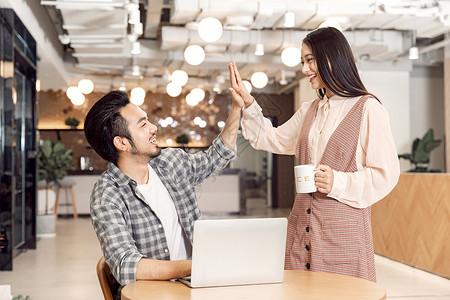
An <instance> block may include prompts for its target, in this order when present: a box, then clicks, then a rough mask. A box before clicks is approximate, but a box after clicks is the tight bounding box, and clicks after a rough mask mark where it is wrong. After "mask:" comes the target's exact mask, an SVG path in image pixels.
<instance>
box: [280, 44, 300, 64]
mask: <svg viewBox="0 0 450 300" xmlns="http://www.w3.org/2000/svg"><path fill="white" fill-rule="evenodd" d="M301 55H302V54H301V52H300V49H298V48H297V47H287V48H286V49H284V50H283V52H281V61H282V62H283V64H285V65H286V66H288V67H295V66H296V65H298V64H299V63H300V57H301Z"/></svg>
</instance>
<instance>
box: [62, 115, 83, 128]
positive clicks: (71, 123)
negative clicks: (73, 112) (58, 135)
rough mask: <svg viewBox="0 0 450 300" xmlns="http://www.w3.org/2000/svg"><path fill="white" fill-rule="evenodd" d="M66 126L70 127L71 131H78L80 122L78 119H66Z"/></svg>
mask: <svg viewBox="0 0 450 300" xmlns="http://www.w3.org/2000/svg"><path fill="white" fill-rule="evenodd" d="M65 124H66V125H67V126H70V128H71V129H76V128H77V127H78V125H79V124H80V121H78V119H76V118H73V117H69V118H67V119H66V121H65Z"/></svg>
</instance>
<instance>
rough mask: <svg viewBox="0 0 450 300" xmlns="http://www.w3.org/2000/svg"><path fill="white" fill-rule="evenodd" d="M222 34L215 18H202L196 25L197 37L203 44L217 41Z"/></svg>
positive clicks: (219, 24) (221, 29)
mask: <svg viewBox="0 0 450 300" xmlns="http://www.w3.org/2000/svg"><path fill="white" fill-rule="evenodd" d="M222 33H223V28H222V23H220V21H219V20H217V19H216V18H213V17H208V18H204V19H203V20H201V21H200V23H199V24H198V35H199V36H200V38H201V39H202V40H204V41H205V42H208V43H212V42H215V41H217V40H218V39H220V37H221V36H222Z"/></svg>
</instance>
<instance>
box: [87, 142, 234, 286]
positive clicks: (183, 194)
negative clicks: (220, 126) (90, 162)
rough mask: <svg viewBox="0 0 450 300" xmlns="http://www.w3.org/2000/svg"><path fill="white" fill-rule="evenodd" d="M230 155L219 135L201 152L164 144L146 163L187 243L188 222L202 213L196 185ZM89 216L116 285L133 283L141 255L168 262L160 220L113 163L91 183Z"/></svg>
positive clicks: (190, 231) (188, 235)
mask: <svg viewBox="0 0 450 300" xmlns="http://www.w3.org/2000/svg"><path fill="white" fill-rule="evenodd" d="M234 156H235V151H232V150H230V149H228V147H227V146H226V145H225V144H224V142H223V140H222V138H221V136H219V137H218V138H216V139H215V140H214V141H213V143H212V146H211V147H209V149H208V150H207V151H205V152H197V153H195V154H188V153H186V152H184V151H183V150H181V149H173V148H168V149H163V150H162V151H161V154H160V155H159V156H158V157H156V158H153V159H152V160H151V161H150V162H149V164H150V165H151V166H152V168H153V169H154V170H155V172H156V173H157V174H158V176H159V178H160V179H161V181H162V183H163V184H164V186H165V187H166V188H167V190H168V192H169V194H170V196H171V198H172V200H173V202H174V204H175V208H176V211H177V214H178V218H179V220H180V223H181V226H182V227H183V230H184V233H185V234H186V237H187V238H188V239H189V241H190V242H191V244H192V233H193V223H194V221H195V220H197V219H199V218H200V217H201V213H200V210H199V208H198V206H197V201H196V196H195V185H196V184H199V183H200V182H202V181H203V180H205V179H206V178H207V177H209V176H210V175H212V174H213V173H215V172H216V171H219V170H221V169H223V168H224V167H225V166H226V165H227V164H228V162H229V160H230V159H231V158H233V157H234ZM91 218H92V223H93V226H94V229H95V231H96V233H97V237H98V239H99V241H100V245H101V247H102V251H103V255H104V257H105V259H106V262H107V264H108V265H109V266H110V269H111V272H112V274H113V275H114V277H115V278H116V279H117V281H118V282H119V283H120V284H121V285H126V284H129V283H131V282H134V281H136V268H137V264H138V262H139V260H140V259H141V258H142V257H145V258H151V259H159V260H170V254H169V249H168V245H167V240H166V236H165V234H164V228H163V226H162V224H161V221H160V220H159V218H158V216H156V214H155V213H154V212H153V211H152V209H151V207H149V206H148V205H147V203H146V202H145V201H144V197H143V196H142V194H141V193H140V192H139V191H138V189H137V183H136V181H134V180H133V179H131V178H130V177H128V176H127V175H125V174H124V173H122V172H121V171H120V170H119V168H117V166H116V165H114V164H111V165H110V167H109V168H108V170H106V171H105V172H104V173H103V174H102V176H101V177H100V179H99V180H98V181H97V183H96V184H95V186H94V190H93V192H92V196H91Z"/></svg>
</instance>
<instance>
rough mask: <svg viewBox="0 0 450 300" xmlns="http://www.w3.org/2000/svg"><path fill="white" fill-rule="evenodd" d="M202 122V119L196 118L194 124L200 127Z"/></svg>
mask: <svg viewBox="0 0 450 300" xmlns="http://www.w3.org/2000/svg"><path fill="white" fill-rule="evenodd" d="M201 121H202V118H200V117H195V118H194V124H195V125H199V124H200V122H201Z"/></svg>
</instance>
